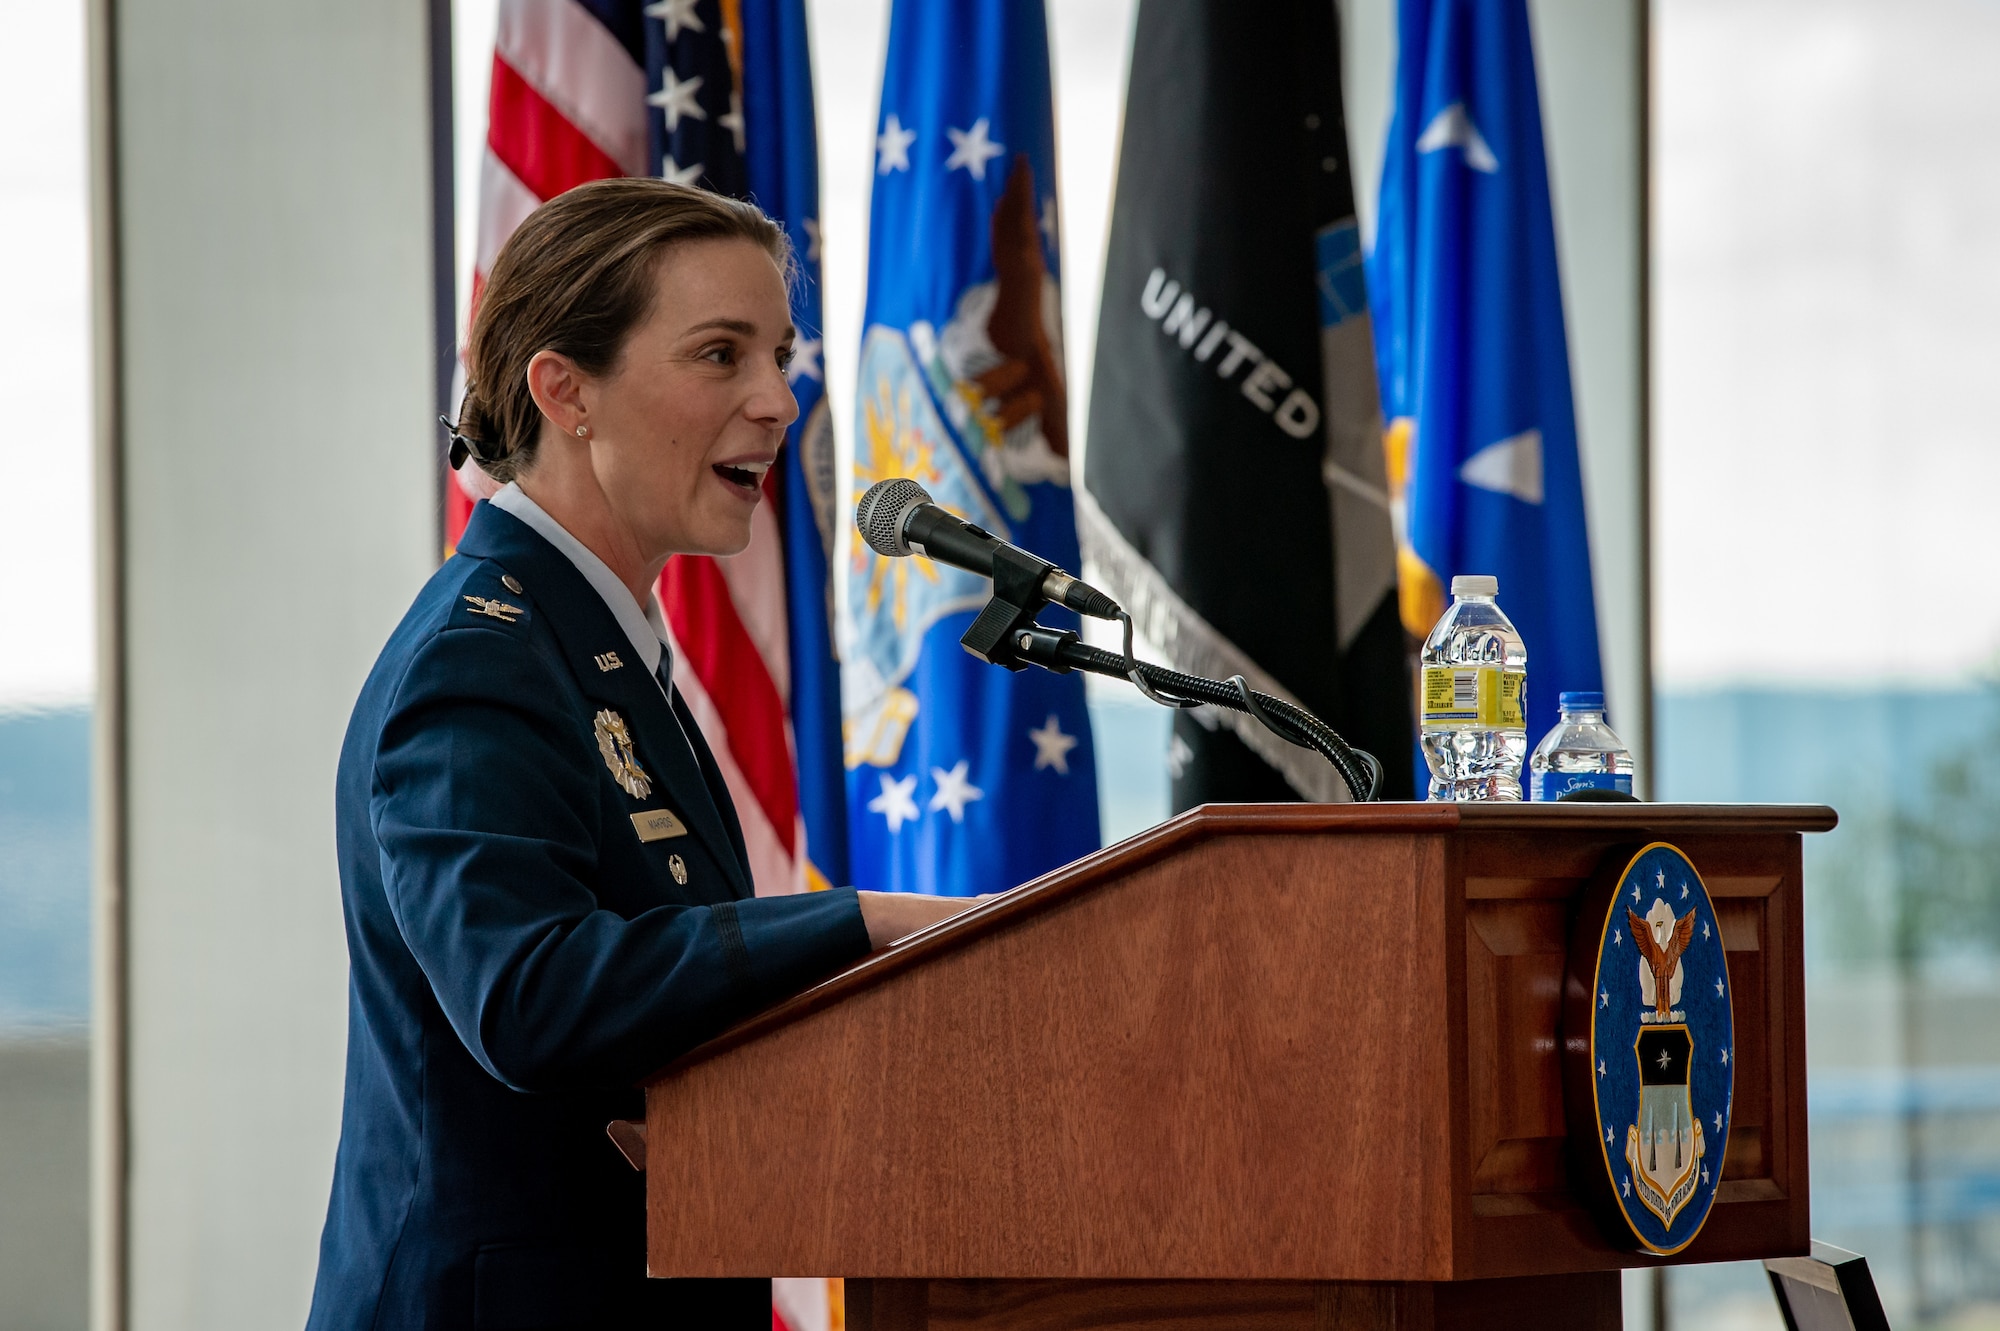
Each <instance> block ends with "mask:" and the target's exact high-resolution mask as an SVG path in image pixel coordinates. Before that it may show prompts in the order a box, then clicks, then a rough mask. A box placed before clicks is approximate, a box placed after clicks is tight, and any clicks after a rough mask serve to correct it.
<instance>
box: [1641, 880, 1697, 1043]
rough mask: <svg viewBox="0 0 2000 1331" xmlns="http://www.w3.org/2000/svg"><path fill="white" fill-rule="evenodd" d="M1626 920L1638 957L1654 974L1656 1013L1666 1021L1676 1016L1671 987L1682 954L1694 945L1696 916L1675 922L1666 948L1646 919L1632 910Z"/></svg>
mask: <svg viewBox="0 0 2000 1331" xmlns="http://www.w3.org/2000/svg"><path fill="white" fill-rule="evenodd" d="M1625 920H1626V923H1627V924H1628V925H1630V926H1631V929H1632V941H1633V942H1634V943H1637V944H1638V945H1639V955H1640V956H1642V957H1644V958H1645V959H1646V964H1647V965H1648V966H1650V967H1652V970H1653V1012H1654V1014H1655V1016H1656V1017H1657V1018H1658V1019H1659V1020H1661V1021H1665V1020H1666V1019H1667V1018H1668V1017H1669V1016H1671V1015H1672V1012H1673V999H1672V993H1671V985H1672V983H1673V978H1674V967H1675V966H1678V965H1679V964H1680V960H1681V953H1683V952H1685V951H1687V949H1688V944H1689V943H1690V942H1692V941H1694V912H1693V911H1689V912H1688V913H1687V914H1685V915H1683V916H1681V917H1680V918H1679V919H1677V920H1675V921H1674V929H1673V932H1672V933H1671V934H1669V935H1667V945H1666V946H1665V947H1664V948H1663V947H1661V946H1660V944H1659V940H1658V939H1656V938H1654V937H1653V926H1652V925H1650V924H1648V923H1646V917H1645V916H1643V915H1641V914H1639V912H1637V911H1635V910H1633V909H1631V908H1630V907H1629V906H1628V907H1626V910H1625Z"/></svg>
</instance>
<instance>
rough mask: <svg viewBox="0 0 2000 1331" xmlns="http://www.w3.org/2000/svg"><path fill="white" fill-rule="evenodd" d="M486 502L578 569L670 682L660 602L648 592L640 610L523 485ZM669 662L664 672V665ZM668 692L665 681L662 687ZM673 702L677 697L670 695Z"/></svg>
mask: <svg viewBox="0 0 2000 1331" xmlns="http://www.w3.org/2000/svg"><path fill="white" fill-rule="evenodd" d="M487 502H489V503H491V504H492V505H493V507H495V508H497V509H500V510H501V511H502V512H505V513H511V514H513V515H514V516H515V517H517V518H519V519H520V520H521V521H523V522H525V523H527V524H528V525H529V526H530V527H532V528H534V529H535V532H536V534H537V535H539V536H541V538H542V539H543V540H545V541H547V542H548V543H549V544H550V545H553V546H554V547H555V548H556V549H558V550H560V551H562V553H563V557H564V558H566V559H568V560H569V562H570V563H572V564H574V565H576V571H577V572H578V573H581V574H583V579H584V581H585V582H588V583H589V584H590V585H591V587H593V588H594V589H595V590H596V592H597V594H598V595H599V596H601V597H603V598H604V604H605V605H606V606H608V607H610V610H611V615H612V618H614V619H616V620H617V621H618V627H619V628H622V629H624V630H625V636H626V637H628V638H630V639H631V640H632V650H633V652H634V653H636V654H637V655H638V658H639V659H640V660H641V661H643V662H645V663H646V673H647V674H649V675H651V676H652V677H653V679H654V680H655V681H656V682H659V681H664V680H665V679H667V678H670V677H671V676H672V673H673V655H672V653H671V651H670V650H669V649H668V647H667V621H666V620H665V618H663V617H662V616H661V614H660V602H659V598H657V597H655V596H654V595H652V594H651V593H650V592H649V593H647V595H646V604H645V605H644V606H641V605H640V604H639V603H638V602H637V601H636V600H634V599H633V598H632V589H631V588H630V587H627V586H626V585H625V584H624V583H623V582H621V581H620V580H619V578H618V575H617V574H616V573H613V572H612V571H611V566H610V565H609V564H606V563H605V562H604V561H603V560H602V559H599V558H598V557H597V556H596V555H595V554H593V553H592V552H591V549H590V547H589V546H587V545H585V544H584V543H583V542H582V541H579V540H577V539H576V537H574V536H572V535H570V534H569V531H568V529H566V528H565V527H564V526H563V525H562V524H561V523H560V522H557V521H556V520H555V519H554V518H552V517H550V516H549V515H548V511H547V510H546V509H544V508H543V507H542V506H541V505H540V504H538V503H536V502H535V501H534V500H532V499H530V498H528V496H527V494H526V493H525V492H524V491H523V490H522V489H521V487H520V486H518V485H516V484H514V483H513V482H512V481H509V482H508V483H507V484H505V485H503V486H501V487H500V491H499V493H498V494H495V495H494V496H493V498H492V499H490V500H488V501H487ZM662 660H664V661H665V662H666V663H667V668H666V669H665V670H662V669H660V663H661V661H662ZM660 687H661V689H662V690H665V688H666V685H665V683H664V682H661V683H660ZM667 696H668V698H669V699H670V700H671V698H672V697H673V695H672V694H671V693H669V694H668V695H667Z"/></svg>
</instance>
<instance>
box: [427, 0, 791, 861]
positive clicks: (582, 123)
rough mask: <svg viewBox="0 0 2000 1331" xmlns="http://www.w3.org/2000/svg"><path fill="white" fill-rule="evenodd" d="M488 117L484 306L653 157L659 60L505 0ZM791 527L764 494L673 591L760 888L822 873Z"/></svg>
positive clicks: (692, 559) (663, 591) (526, 0)
mask: <svg viewBox="0 0 2000 1331" xmlns="http://www.w3.org/2000/svg"><path fill="white" fill-rule="evenodd" d="M487 115H488V119H487V132H486V156H485V159H484V161H483V163H482V164H481V168H480V182H479V252H478V255H477V256H476V259H475V262H474V271H473V275H472V301H473V308H474V309H477V308H478V303H479V296H480V293H481V291H482V290H483V288H484V286H485V281H486V275H487V273H489V272H491V271H492V267H493V260H494V258H495V257H496V256H497V255H498V254H499V252H500V247H501V245H503V244H504V243H505V242H506V240H507V237H508V236H510V235H512V234H513V232H514V228H515V227H517V226H519V225H520V224H521V222H522V220H523V219H524V218H526V217H527V215H528V214H529V213H531V212H533V211H534V210H535V209H536V208H537V207H538V206H540V205H541V203H542V202H543V201H544V200H546V199H551V198H554V197H555V196H556V195H558V194H560V193H562V192H563V191H564V190H567V189H571V188H574V187H575V186H577V185H581V184H583V183H584V182H585V181H589V180H599V179H602V178H604V177H606V176H617V175H647V174H650V170H649V168H650V166H651V164H650V163H648V162H647V160H646V79H645V71H644V69H643V68H641V67H640V66H639V65H638V64H637V62H635V61H634V60H633V59H632V57H631V55H630V54H629V53H628V52H627V51H626V50H625V48H624V47H623V46H621V45H619V44H618V41H617V40H616V39H615V38H614V37H612V35H611V34H610V32H609V31H607V30H606V29H605V27H604V26H603V25H602V24H601V23H599V22H598V21H597V19H596V18H595V17H594V16H593V15H591V14H590V13H589V11H587V10H585V9H584V8H583V7H582V6H581V5H579V4H577V3H575V0H501V5H500V24H499V35H498V38H497V40H496V42H495V48H494V52H493V85H492V94H491V97H490V99H489V103H488V113H487ZM454 474H455V475H456V476H457V477H458V480H459V484H458V485H457V486H454V487H452V489H451V491H450V496H449V505H448V507H449V512H448V514H447V523H448V528H449V535H450V537H451V541H452V543H454V544H455V543H456V542H457V539H458V533H459V532H461V531H463V530H464V529H465V523H466V520H467V519H468V518H469V517H470V516H471V512H472V505H473V503H474V502H475V501H476V500H477V499H479V498H481V497H482V496H483V495H484V494H487V493H491V491H492V489H493V488H494V487H493V485H492V481H491V479H490V478H489V477H487V476H486V475H485V473H483V472H481V471H479V469H478V468H477V467H476V466H467V467H464V468H462V469H461V470H459V471H458V472H456V473H454ZM780 540H781V535H780V532H779V528H778V521H777V516H776V514H775V513H774V512H773V511H772V508H771V505H770V504H768V503H766V504H763V505H760V506H759V507H758V510H757V515H756V518H755V520H754V521H753V523H752V525H751V536H750V547H749V548H748V549H747V550H745V551H744V552H743V553H742V554H740V555H735V556H733V557H731V558H728V559H711V558H708V557H705V556H694V555H678V556H675V558H674V559H673V560H672V561H670V562H669V563H668V565H667V570H666V572H665V573H664V574H663V575H662V576H661V578H660V589H659V590H660V604H661V607H662V609H663V610H664V611H665V612H666V618H667V624H668V627H669V629H670V630H671V633H672V636H673V638H674V640H675V641H674V686H675V687H676V688H678V689H679V690H680V691H681V694H682V696H683V697H684V698H685V699H686V700H687V703H688V707H689V710H691V711H692V712H693V713H694V716H695V720H696V721H697V722H699V723H700V725H701V729H702V734H703V735H705V736H706V737H707V738H708V742H709V745H710V747H711V748H713V749H714V750H715V758H716V763H717V765H718V766H720V767H721V769H722V774H723V778H724V779H725V780H726V781H727V782H728V784H729V793H730V796H731V797H732V798H733V799H734V801H735V803H736V813H737V817H738V818H739V819H740V820H741V822H742V824H743V839H744V842H745V844H746V847H747V849H748V850H749V854H750V870H751V874H752V876H753V878H754V880H755V882H756V886H757V892H758V894H759V895H760V896H770V895H773V894H776V893H784V892H798V891H802V890H804V888H805V885H806V869H805V865H806V857H805V825H804V822H803V821H802V819H801V818H800V815H799V798H798V769H797V766H796V763H795V759H794V756H793V755H794V751H793V741H792V727H791V707H790V700H791V667H790V657H789V655H788V643H787V630H786V620H785V566H784V557H783V550H782V547H781V545H780Z"/></svg>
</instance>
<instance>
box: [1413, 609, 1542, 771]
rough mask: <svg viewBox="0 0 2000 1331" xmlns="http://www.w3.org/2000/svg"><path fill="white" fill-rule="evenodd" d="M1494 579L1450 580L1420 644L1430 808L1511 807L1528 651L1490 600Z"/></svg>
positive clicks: (1524, 717)
mask: <svg viewBox="0 0 2000 1331" xmlns="http://www.w3.org/2000/svg"><path fill="white" fill-rule="evenodd" d="M1499 594H1500V580H1499V579H1498V578H1481V577H1467V576H1460V577H1456V578H1453V579H1452V580H1451V595H1452V603H1451V609H1449V610H1447V611H1445V612H1444V618H1443V619H1440V620H1439V621H1438V622H1437V627H1436V628H1434V629H1432V630H1431V636H1430V637H1428V638H1426V639H1425V640H1424V650H1423V654H1422V657H1421V664H1422V666H1423V680H1424V683H1423V726H1422V731H1421V736H1420V738H1421V742H1422V744H1423V750H1424V762H1425V763H1426V764H1427V765H1428V766H1429V767H1430V769H1431V789H1430V797H1431V798H1432V799H1434V800H1518V799H1520V798H1521V759H1522V758H1524V757H1526V756H1527V753H1528V712H1527V707H1528V649H1527V647H1526V646H1525V645H1524V644H1523V643H1522V642H1521V635H1520V632H1519V631H1518V630H1516V629H1515V627H1514V625H1513V622H1512V621H1510V620H1509V619H1508V618H1507V616H1506V615H1505V614H1504V613H1502V612H1501V609H1500V606H1499V604H1498V603H1497V602H1496V601H1495V600H1494V597H1496V596H1498V595H1499Z"/></svg>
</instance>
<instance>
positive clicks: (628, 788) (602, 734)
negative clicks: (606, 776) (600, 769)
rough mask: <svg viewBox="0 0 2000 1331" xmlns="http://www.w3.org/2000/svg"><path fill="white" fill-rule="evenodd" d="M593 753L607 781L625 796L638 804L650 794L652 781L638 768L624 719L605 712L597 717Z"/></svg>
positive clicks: (615, 714)
mask: <svg viewBox="0 0 2000 1331" xmlns="http://www.w3.org/2000/svg"><path fill="white" fill-rule="evenodd" d="M597 751H598V753H599V754H601V755H603V758H604V765H605V766H606V767H608V768H610V769H611V779H612V780H614V781H616V782H617V783H618V784H619V785H621V786H623V787H624V788H625V793H626V794H628V795H630V796H631V797H632V798H633V799H635V800H642V799H644V798H646V796H648V795H650V794H651V793H652V792H653V778H651V777H649V776H647V775H646V769H645V768H643V767H641V766H639V755H638V753H637V752H635V751H634V750H633V747H632V731H631V730H630V728H628V727H627V726H626V724H625V718H624V717H622V716H620V715H618V713H616V712H614V711H612V710H610V709H609V708H606V709H605V710H604V711H601V712H599V713H598V714H597Z"/></svg>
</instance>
